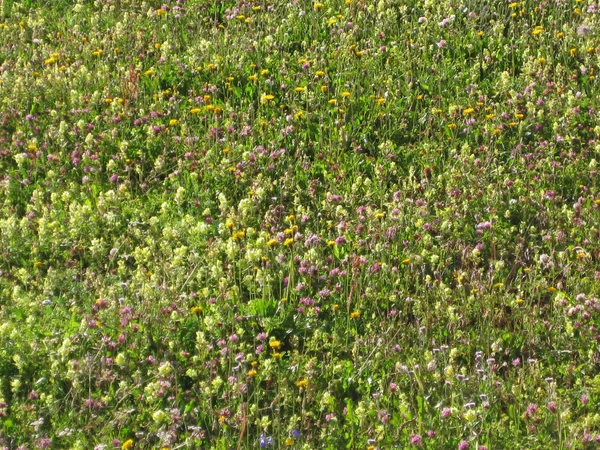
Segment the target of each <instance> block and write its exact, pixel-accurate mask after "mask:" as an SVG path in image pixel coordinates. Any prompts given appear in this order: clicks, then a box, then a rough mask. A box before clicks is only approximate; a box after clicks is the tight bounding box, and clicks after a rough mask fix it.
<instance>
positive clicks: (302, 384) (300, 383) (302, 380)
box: [296, 378, 308, 387]
mask: <svg viewBox="0 0 600 450" xmlns="http://www.w3.org/2000/svg"><path fill="white" fill-rule="evenodd" d="M307 385H308V380H307V379H306V378H300V379H299V380H298V381H296V386H298V387H306V386H307Z"/></svg>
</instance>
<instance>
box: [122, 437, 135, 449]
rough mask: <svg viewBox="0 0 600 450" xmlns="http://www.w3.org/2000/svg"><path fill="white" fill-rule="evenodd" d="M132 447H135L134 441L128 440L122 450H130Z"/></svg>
mask: <svg viewBox="0 0 600 450" xmlns="http://www.w3.org/2000/svg"><path fill="white" fill-rule="evenodd" d="M131 447H133V439H128V440H126V441H125V442H123V445H122V446H121V450H129V449H130V448H131Z"/></svg>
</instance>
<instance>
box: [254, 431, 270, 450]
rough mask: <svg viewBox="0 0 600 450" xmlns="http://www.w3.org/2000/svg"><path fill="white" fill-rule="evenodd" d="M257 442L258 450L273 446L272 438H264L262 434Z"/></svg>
mask: <svg viewBox="0 0 600 450" xmlns="http://www.w3.org/2000/svg"><path fill="white" fill-rule="evenodd" d="M258 442H259V444H260V448H267V447H272V446H273V438H272V437H271V436H266V435H265V434H264V433H263V434H261V435H260V438H259V439H258Z"/></svg>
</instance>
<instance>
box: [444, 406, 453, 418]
mask: <svg viewBox="0 0 600 450" xmlns="http://www.w3.org/2000/svg"><path fill="white" fill-rule="evenodd" d="M451 415H452V410H451V409H450V408H444V409H442V417H443V418H444V419H446V418H448V417H450V416H451Z"/></svg>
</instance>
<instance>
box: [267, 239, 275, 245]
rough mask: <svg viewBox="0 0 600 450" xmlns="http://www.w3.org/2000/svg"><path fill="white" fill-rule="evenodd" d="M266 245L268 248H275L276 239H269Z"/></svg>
mask: <svg viewBox="0 0 600 450" xmlns="http://www.w3.org/2000/svg"><path fill="white" fill-rule="evenodd" d="M267 245H268V246H269V247H274V246H276V245H277V239H269V240H268V241H267Z"/></svg>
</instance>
